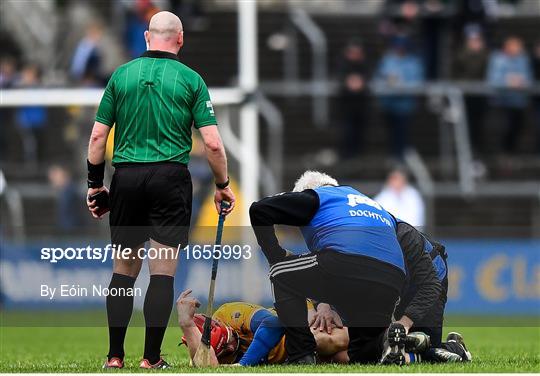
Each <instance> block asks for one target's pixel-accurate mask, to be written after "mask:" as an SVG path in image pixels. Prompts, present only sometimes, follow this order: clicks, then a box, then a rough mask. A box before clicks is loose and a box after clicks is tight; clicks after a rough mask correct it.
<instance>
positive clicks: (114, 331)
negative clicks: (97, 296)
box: [107, 273, 135, 360]
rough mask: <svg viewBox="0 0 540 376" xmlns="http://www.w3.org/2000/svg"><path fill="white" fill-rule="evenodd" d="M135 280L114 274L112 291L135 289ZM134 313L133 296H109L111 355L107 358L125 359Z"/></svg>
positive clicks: (108, 318)
mask: <svg viewBox="0 0 540 376" xmlns="http://www.w3.org/2000/svg"><path fill="white" fill-rule="evenodd" d="M134 284H135V278H133V277H130V276H127V275H123V274H118V273H113V275H112V278H111V283H110V284H109V290H110V289H119V288H126V289H127V288H133V285H134ZM132 311H133V296H112V295H108V296H107V321H108V324H109V354H108V355H107V358H108V359H109V360H110V359H111V358H120V359H124V339H125V338H126V331H127V327H128V324H129V320H130V319H131V313H132Z"/></svg>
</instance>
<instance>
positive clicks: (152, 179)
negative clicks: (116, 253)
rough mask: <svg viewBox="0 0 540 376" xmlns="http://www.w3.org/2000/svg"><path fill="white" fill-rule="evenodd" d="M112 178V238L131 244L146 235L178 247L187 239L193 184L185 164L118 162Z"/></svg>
mask: <svg viewBox="0 0 540 376" xmlns="http://www.w3.org/2000/svg"><path fill="white" fill-rule="evenodd" d="M115 167H116V169H115V172H114V175H113V178H112V182H111V191H110V197H111V213H110V217H109V218H110V225H111V240H112V244H114V245H117V246H120V245H121V246H122V247H123V248H133V247H135V246H137V245H139V244H141V243H144V242H146V241H147V240H149V239H153V240H155V241H157V242H159V243H161V244H164V245H167V246H171V247H178V245H185V244H187V241H188V233H189V224H190V220H191V202H192V191H193V187H192V184H191V175H190V173H189V171H188V169H187V167H186V166H185V165H184V164H181V163H176V162H159V163H129V164H117V165H116V166H115Z"/></svg>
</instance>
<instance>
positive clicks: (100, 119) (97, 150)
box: [86, 74, 116, 218]
mask: <svg viewBox="0 0 540 376" xmlns="http://www.w3.org/2000/svg"><path fill="white" fill-rule="evenodd" d="M114 105H115V99H114V74H113V76H112V77H111V79H110V80H109V82H108V84H107V87H106V88H105V92H104V93H103V97H102V98H101V102H100V104H99V108H98V111H97V114H96V121H95V122H94V127H93V128H92V134H91V135H90V142H89V143H88V159H87V166H88V194H87V199H86V205H87V206H88V210H89V211H90V213H91V214H92V216H93V217H94V218H100V216H99V215H98V214H97V210H98V207H97V206H96V205H95V202H94V201H90V200H88V197H89V196H92V195H95V194H96V193H98V192H100V191H107V192H108V191H109V190H108V189H107V187H105V186H104V185H103V178H104V175H105V148H106V146H107V138H108V137H109V132H110V131H111V128H112V127H113V125H114V123H115V121H116V119H115V116H114V114H115V111H114Z"/></svg>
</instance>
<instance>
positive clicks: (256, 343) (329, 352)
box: [176, 290, 349, 366]
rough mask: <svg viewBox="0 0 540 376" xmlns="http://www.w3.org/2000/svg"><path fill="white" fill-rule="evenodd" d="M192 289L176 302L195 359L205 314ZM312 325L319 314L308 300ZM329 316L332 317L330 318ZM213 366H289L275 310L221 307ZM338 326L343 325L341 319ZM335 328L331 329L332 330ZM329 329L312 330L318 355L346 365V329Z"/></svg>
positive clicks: (215, 329) (213, 336)
mask: <svg viewBox="0 0 540 376" xmlns="http://www.w3.org/2000/svg"><path fill="white" fill-rule="evenodd" d="M190 294H191V290H186V291H184V292H182V294H180V297H179V298H178V300H177V302H176V308H177V311H178V323H179V325H180V328H181V329H182V331H183V333H184V335H183V337H182V343H184V344H185V345H186V346H187V347H188V350H189V355H190V358H191V359H193V357H194V356H195V352H196V351H197V348H198V346H199V344H200V342H201V333H202V330H203V324H204V319H205V317H204V315H201V314H197V313H196V311H197V308H198V307H199V306H200V303H199V301H198V300H197V299H196V298H195V297H192V296H190ZM307 305H308V315H309V317H308V318H309V320H310V322H314V321H315V320H316V311H315V309H314V307H313V304H312V303H311V302H310V301H308V302H307ZM326 317H328V316H326ZM212 319H213V320H212V332H211V339H210V344H211V350H210V351H211V364H212V365H214V366H217V365H219V364H230V365H236V366H254V365H259V364H280V363H285V361H286V358H287V354H286V351H285V337H284V329H283V327H282V326H281V323H280V322H279V319H278V318H277V316H276V313H275V311H274V310H273V309H267V308H264V307H262V306H259V305H257V304H251V303H244V302H232V303H226V304H223V305H222V306H220V307H219V308H218V309H217V310H216V311H215V313H214V315H213V316H212ZM333 322H334V323H336V322H337V323H338V325H340V326H342V325H341V321H340V319H339V318H334V320H333ZM330 328H331V330H330ZM328 329H329V330H325V331H321V330H319V329H318V327H317V328H315V327H314V328H312V332H313V335H314V337H315V341H316V343H317V353H318V357H319V360H320V361H322V362H337V363H344V362H346V361H347V358H346V356H347V351H346V350H347V345H348V342H349V337H348V334H347V329H346V328H343V327H341V328H336V326H335V324H331V323H328Z"/></svg>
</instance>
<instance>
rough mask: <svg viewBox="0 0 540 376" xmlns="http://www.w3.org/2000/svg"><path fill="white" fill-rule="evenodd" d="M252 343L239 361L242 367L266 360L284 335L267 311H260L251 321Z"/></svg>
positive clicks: (276, 321)
mask: <svg viewBox="0 0 540 376" xmlns="http://www.w3.org/2000/svg"><path fill="white" fill-rule="evenodd" d="M250 326H251V328H250V329H251V330H252V331H253V332H254V333H255V334H254V335H253V341H252V342H251V344H250V345H249V347H248V349H247V351H246V353H245V354H244V356H243V357H242V359H240V362H239V363H240V364H241V365H242V366H254V365H257V364H260V363H262V362H264V361H266V360H267V358H268V354H269V353H270V351H272V349H273V348H274V347H275V346H276V345H277V344H278V343H279V341H280V340H281V337H282V336H283V334H284V329H283V326H282V325H281V322H280V321H279V319H278V318H277V317H276V316H274V315H273V314H272V313H270V312H269V311H267V310H260V311H258V312H256V313H255V314H254V315H253V318H252V319H251V324H250Z"/></svg>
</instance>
